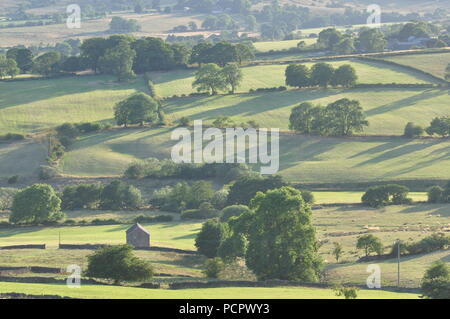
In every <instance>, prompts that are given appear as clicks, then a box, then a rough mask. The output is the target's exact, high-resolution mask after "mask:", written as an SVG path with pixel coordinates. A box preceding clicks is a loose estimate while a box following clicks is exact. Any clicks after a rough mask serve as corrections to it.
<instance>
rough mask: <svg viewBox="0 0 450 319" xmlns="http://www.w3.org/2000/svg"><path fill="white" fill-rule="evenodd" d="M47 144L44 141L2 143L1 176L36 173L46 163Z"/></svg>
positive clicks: (0, 156) (0, 148)
mask: <svg viewBox="0 0 450 319" xmlns="http://www.w3.org/2000/svg"><path fill="white" fill-rule="evenodd" d="M46 158H47V146H46V144H45V143H44V141H39V140H37V141H24V142H19V143H14V144H2V143H0V162H1V165H0V176H14V175H22V176H29V175H35V174H36V173H37V171H38V169H39V166H40V165H45V164H46Z"/></svg>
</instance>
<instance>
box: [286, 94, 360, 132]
mask: <svg viewBox="0 0 450 319" xmlns="http://www.w3.org/2000/svg"><path fill="white" fill-rule="evenodd" d="M368 125H369V122H368V121H367V120H366V116H365V114H364V112H363V109H362V107H361V105H360V103H359V101H357V100H349V99H346V98H344V99H340V100H338V101H335V102H333V103H330V104H328V105H327V106H326V107H323V106H321V105H316V106H315V105H313V104H312V103H310V102H303V103H301V104H300V105H298V106H296V107H294V108H293V109H292V111H291V115H290V117H289V128H290V129H291V130H295V131H296V132H297V133H300V134H308V135H321V136H350V135H352V134H353V133H355V132H357V133H359V132H362V131H363V130H364V127H365V126H368Z"/></svg>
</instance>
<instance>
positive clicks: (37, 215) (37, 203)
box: [9, 184, 64, 223]
mask: <svg viewBox="0 0 450 319" xmlns="http://www.w3.org/2000/svg"><path fill="white" fill-rule="evenodd" d="M63 217H64V214H63V213H61V200H60V199H59V197H58V195H57V194H56V192H55V190H54V189H53V188H52V187H51V186H50V185H46V184H35V185H32V186H29V187H27V188H25V189H22V190H21V191H19V192H18V193H16V195H15V196H14V200H13V205H12V210H11V216H10V218H9V220H10V222H11V223H42V222H51V221H58V220H60V219H61V218H63Z"/></svg>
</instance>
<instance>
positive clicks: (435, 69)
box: [383, 52, 450, 78]
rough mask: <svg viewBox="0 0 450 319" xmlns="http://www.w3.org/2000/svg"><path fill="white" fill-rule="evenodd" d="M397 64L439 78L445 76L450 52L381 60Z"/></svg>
mask: <svg viewBox="0 0 450 319" xmlns="http://www.w3.org/2000/svg"><path fill="white" fill-rule="evenodd" d="M383 60H387V61H393V62H396V63H399V64H403V65H407V66H411V67H413V68H416V69H419V70H423V71H425V72H428V73H431V74H433V75H435V76H438V77H440V78H444V76H445V68H446V67H447V65H448V64H449V63H450V52H448V53H434V54H411V55H400V56H392V57H387V58H383Z"/></svg>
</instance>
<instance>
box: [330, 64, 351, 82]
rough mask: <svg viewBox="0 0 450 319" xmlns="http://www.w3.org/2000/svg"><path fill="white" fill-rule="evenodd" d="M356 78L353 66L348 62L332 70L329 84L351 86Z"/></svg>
mask: <svg viewBox="0 0 450 319" xmlns="http://www.w3.org/2000/svg"><path fill="white" fill-rule="evenodd" d="M357 79H358V76H357V75H356V70H355V68H354V67H352V66H351V65H350V64H344V65H341V66H340V67H338V68H337V69H336V70H335V71H334V74H333V78H332V79H331V84H332V85H333V86H343V87H352V86H354V85H355V84H356V80H357Z"/></svg>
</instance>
